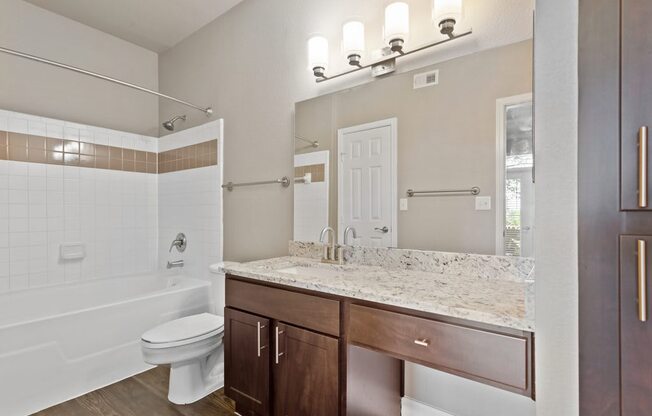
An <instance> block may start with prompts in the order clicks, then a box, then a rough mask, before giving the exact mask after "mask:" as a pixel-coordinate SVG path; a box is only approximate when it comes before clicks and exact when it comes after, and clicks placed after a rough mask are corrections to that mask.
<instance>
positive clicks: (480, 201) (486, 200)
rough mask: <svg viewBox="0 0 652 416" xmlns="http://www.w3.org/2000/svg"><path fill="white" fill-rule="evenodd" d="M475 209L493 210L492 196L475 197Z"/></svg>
mask: <svg viewBox="0 0 652 416" xmlns="http://www.w3.org/2000/svg"><path fill="white" fill-rule="evenodd" d="M475 210H476V211H491V197H490V196H476V197H475Z"/></svg>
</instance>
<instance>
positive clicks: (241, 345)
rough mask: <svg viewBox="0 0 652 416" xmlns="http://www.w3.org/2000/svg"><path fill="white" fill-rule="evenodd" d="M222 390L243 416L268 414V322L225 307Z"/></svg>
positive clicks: (264, 415)
mask: <svg viewBox="0 0 652 416" xmlns="http://www.w3.org/2000/svg"><path fill="white" fill-rule="evenodd" d="M224 318H225V319H224V320H225V323H224V377H225V380H224V381H225V383H224V385H225V386H224V391H225V394H226V395H227V396H228V397H230V398H231V399H233V400H234V401H235V402H236V409H237V411H238V413H240V414H241V415H243V416H268V415H269V414H270V400H269V396H270V359H269V357H270V348H269V328H270V321H269V320H268V319H266V318H262V317H260V316H256V315H252V314H248V313H244V312H240V311H237V310H234V309H230V308H226V309H225V313H224Z"/></svg>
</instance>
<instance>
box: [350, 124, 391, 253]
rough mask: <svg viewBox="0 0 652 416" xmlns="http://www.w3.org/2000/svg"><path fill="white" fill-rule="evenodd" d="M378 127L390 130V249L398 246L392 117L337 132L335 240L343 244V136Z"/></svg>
mask: <svg viewBox="0 0 652 416" xmlns="http://www.w3.org/2000/svg"><path fill="white" fill-rule="evenodd" d="M379 127H389V128H390V146H389V147H390V149H389V150H390V178H391V180H390V184H389V186H390V187H391V189H390V198H391V204H390V206H391V212H390V216H391V223H392V224H391V227H392V239H391V240H392V241H391V247H397V246H398V212H397V211H398V207H397V204H398V199H397V198H398V191H397V189H398V160H397V156H398V151H397V141H398V118H396V117H392V118H387V119H384V120H378V121H372V122H371V123H365V124H359V125H356V126H351V127H345V128H341V129H338V130H337V240H338V241H339V242H340V243H344V228H343V227H342V225H343V224H342V212H343V209H342V198H341V195H342V188H343V183H342V174H341V172H342V157H341V156H342V153H341V152H340V149H342V145H343V141H344V135H345V134H349V133H357V132H360V131H364V130H371V129H376V128H379Z"/></svg>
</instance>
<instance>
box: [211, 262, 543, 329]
mask: <svg viewBox="0 0 652 416" xmlns="http://www.w3.org/2000/svg"><path fill="white" fill-rule="evenodd" d="M223 269H224V271H225V272H226V273H230V274H233V275H237V276H241V277H246V278H250V279H255V280H260V281H263V282H269V283H276V284H280V285H285V286H289V287H295V288H301V289H308V290H313V291H317V292H323V293H329V294H332V295H339V296H345V297H350V298H355V299H360V300H366V301H371V302H377V303H383V304H387V305H392V306H397V307H402V308H406V309H412V310H416V311H422V312H429V313H434V314H439V315H445V316H450V317H455V318H461V319H467V320H470V321H475V322H480V323H485V324H491V325H497V326H501V327H506V328H512V329H518V330H524V331H534V291H533V284H534V282H533V281H531V280H527V279H521V280H519V279H513V278H506V279H501V278H500V276H493V277H492V278H488V277H486V276H484V275H483V273H481V272H480V271H479V272H478V273H473V272H472V271H471V269H469V270H467V273H468V275H464V274H459V273H458V274H447V273H436V272H430V271H424V270H413V269H406V268H401V267H387V266H383V267H380V266H370V265H361V264H347V265H342V266H340V265H327V264H322V263H320V262H319V260H317V259H314V258H308V257H298V256H289V257H279V258H273V259H268V260H260V261H254V262H250V263H229V262H227V263H225V265H224V267H223ZM470 274H473V275H470Z"/></svg>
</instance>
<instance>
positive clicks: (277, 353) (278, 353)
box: [275, 325, 283, 364]
mask: <svg viewBox="0 0 652 416" xmlns="http://www.w3.org/2000/svg"><path fill="white" fill-rule="evenodd" d="M282 333H283V331H280V330H279V329H278V325H277V326H276V359H275V362H276V364H278V359H279V358H280V357H281V355H283V353H282V352H279V350H278V336H279V334H282Z"/></svg>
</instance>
